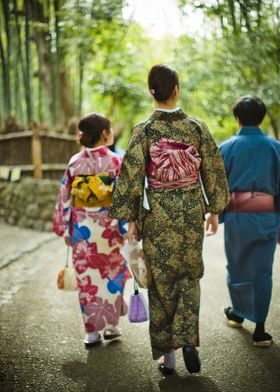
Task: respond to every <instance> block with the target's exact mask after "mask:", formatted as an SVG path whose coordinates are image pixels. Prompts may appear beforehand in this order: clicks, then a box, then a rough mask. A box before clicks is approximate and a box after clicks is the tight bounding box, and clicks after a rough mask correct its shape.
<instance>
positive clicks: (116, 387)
mask: <svg viewBox="0 0 280 392" xmlns="http://www.w3.org/2000/svg"><path fill="white" fill-rule="evenodd" d="M0 238H1V249H0V259H2V258H3V256H5V254H6V256H5V257H6V260H7V254H8V255H9V256H10V257H11V258H12V259H13V260H14V261H10V263H9V264H7V263H6V266H5V267H3V268H2V269H0V284H1V285H0V287H1V290H0V391H1V392H25V391H32V392H37V391H38V392H47V391H48V392H60V391H67V392H123V391H125V392H138V391H139V392H140V391H141V392H151V391H152V392H158V391H166V392H175V391H176V392H180V391H187V392H278V391H279V390H280V387H279V386H280V327H279V313H280V280H279V279H278V277H279V273H280V265H279V249H278V252H277V255H276V262H275V267H274V288H273V298H272V304H271V310H270V315H269V318H268V322H267V329H268V331H269V332H270V333H271V334H272V335H273V337H274V344H273V346H272V347H271V348H269V349H260V348H255V347H253V346H252V341H251V333H252V331H253V324H252V323H250V322H247V321H245V323H244V328H242V329H240V330H233V329H230V328H228V327H227V326H226V325H225V323H224V320H223V316H222V314H221V307H223V306H226V305H228V302H229V300H228V294H227V288H226V284H225V277H226V271H225V258H224V253H223V245H222V227H221V229H220V231H219V234H218V235H216V236H215V237H211V238H207V239H206V240H205V248H204V259H205V266H206V268H205V277H204V278H203V279H202V282H201V287H202V298H201V320H200V327H201V348H200V354H201V358H202V371H201V373H200V374H198V375H189V374H188V373H187V372H186V370H185V367H184V363H183V358H182V354H181V351H180V350H178V353H177V365H178V366H177V373H176V375H174V376H171V377H166V378H164V377H162V375H161V374H160V373H159V372H158V371H157V368H156V365H155V363H154V362H153V361H152V359H151V352H150V343H149V336H148V323H147V322H145V323H142V324H138V325H135V324H131V323H129V322H128V320H127V317H123V318H122V320H121V328H122V330H123V337H122V339H120V340H119V341H115V342H109V343H107V342H106V343H105V342H103V343H102V344H100V345H99V346H96V347H95V348H93V349H91V350H85V349H84V346H83V342H82V340H83V334H84V332H83V325H82V320H81V315H80V311H79V305H78V299H77V293H75V292H63V291H60V290H58V289H57V288H56V276H57V272H58V270H59V269H60V268H61V267H62V266H63V264H64V262H65V257H66V249H65V246H64V243H63V240H62V239H60V238H55V237H54V236H53V235H52V234H50V233H40V232H35V231H30V230H26V229H20V228H13V227H9V226H7V225H1V226H0ZM3 245H4V246H3ZM23 245H24V246H23ZM32 247H33V248H32ZM8 249H9V251H8ZM19 249H21V255H20V257H18V255H19V253H18V251H19ZM32 249H33V250H32ZM13 255H15V256H17V257H14V256H13ZM131 292H132V282H130V283H129V284H128V286H127V289H126V299H127V300H128V298H129V295H130V293H131Z"/></svg>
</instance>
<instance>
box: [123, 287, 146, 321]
mask: <svg viewBox="0 0 280 392" xmlns="http://www.w3.org/2000/svg"><path fill="white" fill-rule="evenodd" d="M128 320H129V321H130V322H131V323H142V322H143V321H148V320H149V308H148V304H147V301H146V299H145V297H144V295H143V293H140V292H139V288H138V285H137V283H136V281H135V280H134V294H132V295H131V296H130V300H129V306H128Z"/></svg>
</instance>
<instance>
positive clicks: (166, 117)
mask: <svg viewBox="0 0 280 392" xmlns="http://www.w3.org/2000/svg"><path fill="white" fill-rule="evenodd" d="M185 117H186V115H185V114H184V112H183V110H182V109H181V108H178V109H176V111H174V110H172V111H165V110H164V111H163V110H155V111H154V113H153V114H152V115H151V117H150V120H152V121H153V120H161V121H177V120H181V119H183V118H185Z"/></svg>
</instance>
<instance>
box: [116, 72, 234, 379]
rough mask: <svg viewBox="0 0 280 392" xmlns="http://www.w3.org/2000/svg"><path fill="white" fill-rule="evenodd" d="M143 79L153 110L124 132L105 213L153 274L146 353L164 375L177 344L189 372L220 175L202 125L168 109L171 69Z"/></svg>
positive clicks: (173, 84)
mask: <svg viewBox="0 0 280 392" xmlns="http://www.w3.org/2000/svg"><path fill="white" fill-rule="evenodd" d="M148 84H149V90H150V93H151V94H152V95H153V98H154V100H155V107H156V109H155V111H154V113H153V114H152V115H151V117H150V118H149V119H148V120H147V121H144V122H142V123H140V124H139V125H137V126H136V127H135V128H134V129H133V131H132V135H131V139H130V142H129V145H128V148H127V151H126V154H125V157H124V160H123V163H122V167H121V172H120V176H119V180H118V183H117V187H116V189H115V191H114V194H113V203H112V207H111V209H110V216H112V217H115V218H117V219H124V220H126V221H127V222H129V228H128V233H127V238H132V237H133V236H134V235H135V236H138V237H139V236H140V237H141V238H142V239H143V248H144V252H145V254H146V256H147V260H148V262H149V264H150V266H151V271H152V275H153V282H152V284H151V286H150V287H149V289H148V296H149V305H150V338H151V346H152V354H153V358H154V359H158V358H159V357H161V356H164V357H163V361H162V362H161V363H160V367H159V369H160V370H161V372H162V373H164V374H171V373H173V371H174V368H175V362H176V360H175V350H176V349H177V348H179V347H182V348H183V355H184V360H185V364H186V367H187V369H188V370H189V372H191V373H195V372H199V371H200V360H199V356H198V352H197V350H196V347H197V346H199V325H198V324H199V322H198V321H199V302H200V286H199V280H200V278H201V277H202V276H203V261H202V244H203V237H204V220H205V218H204V216H205V214H206V213H210V214H209V216H208V218H207V220H206V234H208V235H211V234H215V232H216V231H217V227H218V216H217V214H219V213H220V212H221V211H222V210H223V209H224V208H225V206H226V205H227V203H228V188H227V180H226V174H225V170H224V165H223V162H222V159H221V156H220V153H219V150H218V148H217V146H216V144H215V142H214V140H213V139H212V137H211V135H210V133H209V131H208V129H207V127H206V125H205V124H203V123H201V122H200V121H197V120H195V119H193V118H191V117H189V116H188V115H187V114H185V113H184V112H183V111H182V110H181V109H180V108H177V106H176V104H177V101H178V99H179V80H178V75H177V73H176V71H174V70H173V69H171V68H169V67H168V66H165V65H155V66H154V67H152V69H151V70H150V73H149V78H148ZM145 178H146V186H145ZM144 196H145V197H144ZM146 196H147V199H148V203H147V200H145V203H144V207H145V208H143V201H144V199H145V198H146Z"/></svg>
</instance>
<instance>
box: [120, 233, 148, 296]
mask: <svg viewBox="0 0 280 392" xmlns="http://www.w3.org/2000/svg"><path fill="white" fill-rule="evenodd" d="M120 253H121V254H122V256H123V257H124V259H125V260H126V261H127V263H128V266H129V268H130V270H131V273H132V274H133V276H134V279H135V280H136V282H137V284H138V285H139V287H141V288H144V289H147V288H148V287H149V286H150V284H151V282H152V272H151V268H150V265H149V263H148V261H147V258H146V256H145V253H144V252H143V249H142V246H141V242H140V241H137V240H136V239H133V240H127V241H125V244H124V246H123V247H122V248H121V249H120Z"/></svg>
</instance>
